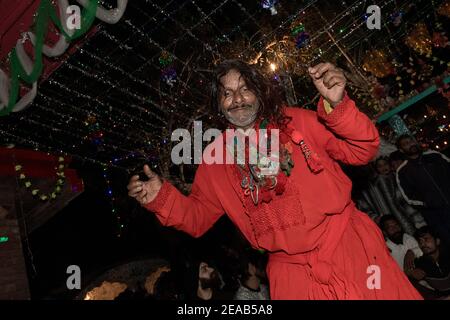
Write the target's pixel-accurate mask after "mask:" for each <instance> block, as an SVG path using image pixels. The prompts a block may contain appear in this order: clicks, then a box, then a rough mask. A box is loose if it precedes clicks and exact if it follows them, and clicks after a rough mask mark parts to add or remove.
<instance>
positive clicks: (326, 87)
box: [308, 62, 347, 107]
mask: <svg viewBox="0 0 450 320" xmlns="http://www.w3.org/2000/svg"><path fill="white" fill-rule="evenodd" d="M308 72H309V75H310V77H311V78H312V80H313V83H314V85H315V86H316V88H317V90H318V91H319V93H320V94H321V95H322V96H323V97H324V98H325V99H326V100H327V101H328V102H329V103H330V104H331V106H332V107H335V106H336V105H337V104H338V103H339V102H341V100H342V98H344V89H345V84H346V83H347V79H346V78H345V75H344V72H343V71H342V69H339V68H337V67H335V66H334V65H333V64H331V63H329V62H326V63H319V64H318V65H316V66H314V67H310V68H308Z"/></svg>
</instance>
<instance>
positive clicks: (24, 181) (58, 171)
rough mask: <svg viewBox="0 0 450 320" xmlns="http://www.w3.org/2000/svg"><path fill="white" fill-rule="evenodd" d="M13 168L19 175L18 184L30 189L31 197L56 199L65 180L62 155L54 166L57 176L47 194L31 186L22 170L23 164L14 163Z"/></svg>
mask: <svg viewBox="0 0 450 320" xmlns="http://www.w3.org/2000/svg"><path fill="white" fill-rule="evenodd" d="M14 169H15V171H16V174H18V175H19V182H20V184H21V185H23V186H24V187H25V188H27V189H30V190H31V194H32V195H33V197H36V198H39V199H40V200H42V201H47V200H54V199H56V197H57V195H58V194H60V193H61V191H62V187H63V186H64V184H65V181H66V180H65V178H66V177H65V175H64V170H65V169H66V165H65V163H64V157H59V158H58V166H57V167H55V169H56V176H57V177H58V178H57V180H56V186H55V188H54V189H53V191H51V192H50V193H48V194H46V193H43V192H41V191H40V190H39V189H38V188H33V184H32V182H31V181H30V180H29V179H27V176H26V174H25V172H24V168H23V166H21V165H16V166H15V167H14Z"/></svg>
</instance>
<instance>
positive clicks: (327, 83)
mask: <svg viewBox="0 0 450 320" xmlns="http://www.w3.org/2000/svg"><path fill="white" fill-rule="evenodd" d="M344 82H345V79H343V78H340V77H332V78H331V79H330V80H328V81H325V80H324V81H323V84H324V85H325V86H326V87H327V88H328V89H331V88H332V87H334V86H335V85H338V84H343V83H344Z"/></svg>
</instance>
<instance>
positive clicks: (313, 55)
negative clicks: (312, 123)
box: [0, 0, 448, 172]
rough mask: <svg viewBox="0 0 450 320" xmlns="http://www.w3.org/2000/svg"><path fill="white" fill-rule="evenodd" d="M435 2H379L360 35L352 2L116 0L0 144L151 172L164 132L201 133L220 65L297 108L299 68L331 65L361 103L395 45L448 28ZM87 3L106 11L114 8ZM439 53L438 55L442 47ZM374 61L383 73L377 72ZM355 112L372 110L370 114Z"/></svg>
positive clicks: (305, 87)
mask: <svg viewBox="0 0 450 320" xmlns="http://www.w3.org/2000/svg"><path fill="white" fill-rule="evenodd" d="M444 2H445V1H417V2H416V3H414V4H411V2H410V1H406V0H397V1H394V0H383V1H379V3H378V5H379V6H380V8H381V12H382V30H369V29H368V28H367V26H366V20H367V13H366V7H367V3H366V1H362V0H360V1H358V0H356V1H355V0H353V1H351V0H345V1H331V0H307V1H288V0H280V1H259V0H246V1H243V0H219V1H213V0H169V1H163V0H133V1H128V5H127V8H126V11H125V13H124V15H123V17H122V18H121V19H120V20H119V21H118V22H117V23H115V24H108V23H105V22H102V21H99V20H96V21H95V22H94V25H95V27H96V28H97V29H98V31H97V32H96V33H95V34H94V35H93V36H92V37H90V38H88V39H87V40H86V41H85V42H83V43H82V44H80V45H79V48H77V51H76V52H75V53H74V54H72V55H71V56H70V57H69V58H68V59H67V60H65V61H64V62H63V63H62V64H61V66H60V67H59V68H58V69H57V70H56V71H55V72H53V73H52V74H51V76H50V77H49V78H47V79H45V80H43V81H41V82H40V83H39V89H38V92H37V96H36V98H35V99H34V102H33V104H32V106H30V107H29V108H28V109H26V110H24V111H23V112H18V113H11V114H9V115H7V116H4V117H0V124H1V127H0V133H1V136H2V137H1V142H2V143H3V144H15V145H17V146H22V147H26V148H33V149H38V150H41V151H48V152H53V153H58V152H61V153H64V154H69V155H72V156H75V157H79V158H81V159H83V160H86V161H89V162H92V163H95V164H98V165H100V166H101V168H104V166H105V165H107V166H112V167H118V168H121V169H126V170H128V171H130V172H131V171H133V170H134V169H135V168H136V167H138V166H140V165H141V164H142V163H144V162H150V163H152V164H155V165H156V164H160V165H161V163H164V162H170V161H168V159H167V150H168V149H169V148H170V145H171V141H170V134H171V132H172V130H174V129H175V128H180V127H181V128H192V124H193V121H194V120H203V121H204V122H205V125H204V127H206V126H208V125H212V123H213V122H212V121H213V119H212V115H211V112H210V110H209V107H208V98H209V97H208V90H207V85H208V83H209V81H210V75H211V71H212V69H213V68H214V65H216V64H217V63H219V62H220V61H222V60H224V59H227V58H240V59H244V60H246V61H248V62H250V63H254V64H256V65H258V66H259V67H260V68H261V69H262V70H263V71H264V72H265V73H267V75H268V76H270V77H272V78H273V80H274V81H276V82H278V83H279V84H280V87H281V88H283V89H284V90H285V91H286V96H291V97H294V98H293V99H294V100H297V101H296V102H297V104H299V105H305V104H306V105H308V104H310V105H313V104H314V98H315V93H314V90H312V89H311V85H310V83H309V79H308V76H307V74H306V72H305V71H306V69H307V67H308V66H310V65H314V64H316V63H319V62H321V61H324V60H326V61H332V62H334V63H337V64H339V65H341V66H342V67H344V68H346V70H348V74H349V76H350V77H349V82H350V83H349V87H350V91H351V92H354V93H355V94H354V95H355V98H356V99H360V100H361V101H362V100H363V99H364V97H365V96H370V95H371V94H372V93H373V92H372V91H371V89H369V88H368V87H367V85H365V84H366V83H370V81H369V80H368V79H370V78H371V77H374V76H384V75H385V73H389V72H391V70H392V68H395V67H398V66H396V65H395V62H396V61H397V60H399V59H401V55H402V52H404V48H407V46H408V43H410V44H411V45H412V47H411V48H412V49H411V50H414V48H415V46H418V45H419V46H420V44H419V43H418V39H411V38H408V39H409V40H408V41H409V42H407V43H406V44H405V42H404V38H405V37H406V36H408V35H410V34H411V30H414V27H415V25H416V24H417V23H419V21H423V20H424V19H427V21H428V22H429V24H430V23H431V24H433V26H434V25H435V24H439V23H440V24H441V25H440V28H441V29H439V28H438V29H439V30H445V26H446V24H445V23H447V24H448V20H444V24H442V19H448V18H446V16H445V12H444V14H440V15H439V14H438V13H437V12H439V10H441V9H440V8H441V7H442V6H443V4H444ZM74 3H75V2H74ZM99 4H100V5H102V6H103V7H104V8H106V9H108V8H109V9H111V8H114V7H116V6H117V1H112V0H111V1H110V0H102V1H99ZM444 9H445V7H444ZM444 9H442V10H444ZM442 10H441V11H442ZM423 33H424V32H422V37H423ZM442 36H444V35H442ZM410 37H411V36H410ZM416 40H417V41H416ZM438 40H440V42H439V43H440V44H441V46H442V45H443V46H444V47H445V41H443V40H442V39H438ZM436 41H437V40H436ZM435 43H436V42H435ZM441 49H442V50H444V51H442V50H441ZM373 50H378V51H373ZM402 50H403V51H402ZM426 50H429V48H428V47H427V49H426ZM439 50H441V51H442V52H444V53H445V52H447V53H448V51H445V50H448V47H447V49H445V48H440V49H439ZM368 52H376V55H375V57H377V59H378V58H379V61H378V60H377V61H372V60H370V59H368V58H367V56H368ZM424 52H429V51H424ZM373 54H374V53H372V55H373ZM417 54H418V55H420V54H421V52H420V50H419V52H418V53H417ZM54 59H58V58H54ZM381 59H384V60H388V61H391V62H392V61H394V62H392V66H391V65H390V64H389V68H387V67H386V65H384V64H382V63H381V61H382V60H381ZM395 59H397V60H395ZM384 60H383V61H384ZM439 60H442V59H441V58H438V62H437V63H438V64H439V63H440V61H439ZM391 62H390V63H391ZM447 62H448V61H445V63H447ZM8 63H9V60H8V58H6V59H4V60H3V61H1V64H0V66H1V67H2V69H7V66H8ZM397 63H399V62H398V61H397ZM445 63H444V66H445ZM371 70H374V71H373V73H371ZM435 70H437V69H435ZM283 79H284V80H283ZM285 79H288V80H289V81H288V82H286V81H285ZM290 91H291V92H290ZM368 92H369V93H368ZM358 94H359V95H360V97H357V95H358ZM291 100H292V99H291ZM363 108H365V109H364V111H365V112H367V113H368V114H375V113H377V112H379V111H380V110H381V109H377V108H381V106H378V105H376V104H375V103H374V104H371V105H368V104H367V103H364V104H363ZM169 155H170V153H169Z"/></svg>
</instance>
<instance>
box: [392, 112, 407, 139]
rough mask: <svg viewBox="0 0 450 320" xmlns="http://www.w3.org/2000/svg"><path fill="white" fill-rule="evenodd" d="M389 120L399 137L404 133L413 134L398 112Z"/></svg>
mask: <svg viewBox="0 0 450 320" xmlns="http://www.w3.org/2000/svg"><path fill="white" fill-rule="evenodd" d="M388 122H389V125H390V126H391V128H392V129H394V132H395V136H396V137H399V136H401V135H403V134H408V135H412V134H411V131H409V129H408V126H407V125H406V123H405V122H404V121H403V119H402V118H400V116H399V115H398V114H395V115H393V116H392V117H391V118H390V119H389V121H388Z"/></svg>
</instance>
